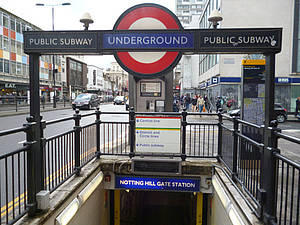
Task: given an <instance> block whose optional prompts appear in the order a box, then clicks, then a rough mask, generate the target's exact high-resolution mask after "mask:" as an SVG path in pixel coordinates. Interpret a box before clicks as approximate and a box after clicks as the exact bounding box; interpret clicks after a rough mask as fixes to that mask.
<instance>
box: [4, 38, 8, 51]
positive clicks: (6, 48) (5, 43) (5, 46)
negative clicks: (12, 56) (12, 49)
mask: <svg viewBox="0 0 300 225" xmlns="http://www.w3.org/2000/svg"><path fill="white" fill-rule="evenodd" d="M3 49H4V50H6V51H9V40H8V38H7V37H4V36H3Z"/></svg>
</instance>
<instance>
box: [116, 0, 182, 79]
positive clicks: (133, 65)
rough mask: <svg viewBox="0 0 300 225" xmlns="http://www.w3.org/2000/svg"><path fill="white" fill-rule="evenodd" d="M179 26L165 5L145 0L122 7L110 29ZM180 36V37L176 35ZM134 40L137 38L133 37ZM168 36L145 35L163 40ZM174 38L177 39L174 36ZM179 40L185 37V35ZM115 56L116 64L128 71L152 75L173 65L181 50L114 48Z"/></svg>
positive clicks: (162, 72)
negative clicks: (156, 50) (126, 50)
mask: <svg viewBox="0 0 300 225" xmlns="http://www.w3.org/2000/svg"><path fill="white" fill-rule="evenodd" d="M145 29H148V30H151V29H162V30H183V27H182V26H181V24H180V21H179V20H178V18H177V17H176V15H174V14H173V13H172V12H171V11H170V10H168V9H167V8H165V7H163V6H160V5H156V4H151V3H146V4H140V5H136V6H134V7H132V8H129V9H128V10H126V11H125V12H124V13H123V14H122V15H121V16H120V17H119V19H118V20H117V22H116V23H115V25H114V30H145ZM142 38H143V36H141V37H140V40H142ZM179 39H180V38H179ZM136 40H138V39H137V38H136ZM172 40H174V39H172V37H169V38H168V37H167V36H163V35H160V34H157V35H156V36H151V37H149V38H147V41H148V42H151V41H152V42H153V43H154V42H155V44H156V43H157V42H159V43H161V44H166V42H168V43H169V42H172ZM176 40H177V39H176ZM180 40H181V41H186V39H184V40H182V39H180ZM114 56H115V59H116V60H117V62H118V63H119V64H120V66H121V67H122V68H123V69H124V70H126V71H127V72H128V73H130V74H132V75H138V76H143V77H153V76H157V75H162V74H164V73H167V72H169V71H170V70H171V69H173V68H174V67H175V66H176V64H177V63H178V62H179V60H180V58H181V56H182V54H181V52H176V51H172V52H171V51H167V52H116V53H115V54H114Z"/></svg>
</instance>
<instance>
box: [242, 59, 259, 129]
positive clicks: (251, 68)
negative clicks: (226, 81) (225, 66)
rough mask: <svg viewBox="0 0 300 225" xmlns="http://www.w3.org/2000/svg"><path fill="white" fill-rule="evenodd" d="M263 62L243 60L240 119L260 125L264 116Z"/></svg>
mask: <svg viewBox="0 0 300 225" xmlns="http://www.w3.org/2000/svg"><path fill="white" fill-rule="evenodd" d="M264 98H265V60H263V59H260V60H243V110H242V119H243V120H245V121H247V122H250V123H254V124H256V125H262V124H263V123H264V116H265V99H264Z"/></svg>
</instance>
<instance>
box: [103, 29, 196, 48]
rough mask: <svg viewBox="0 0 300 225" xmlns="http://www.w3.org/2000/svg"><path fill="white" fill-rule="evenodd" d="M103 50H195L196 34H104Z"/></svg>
mask: <svg viewBox="0 0 300 225" xmlns="http://www.w3.org/2000/svg"><path fill="white" fill-rule="evenodd" d="M102 47H103V49H118V50H120V49H128V48H132V49H143V50H144V49H164V50H165V49H176V50H178V49H181V50H182V49H194V48H195V46H194V34H193V33H189V32H176V33H175V32H168V33H148V32H141V33H110V34H103V38H102Z"/></svg>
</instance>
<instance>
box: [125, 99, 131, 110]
mask: <svg viewBox="0 0 300 225" xmlns="http://www.w3.org/2000/svg"><path fill="white" fill-rule="evenodd" d="M129 108H130V106H129V99H127V101H126V110H127V111H129Z"/></svg>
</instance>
